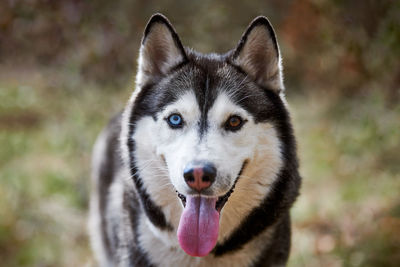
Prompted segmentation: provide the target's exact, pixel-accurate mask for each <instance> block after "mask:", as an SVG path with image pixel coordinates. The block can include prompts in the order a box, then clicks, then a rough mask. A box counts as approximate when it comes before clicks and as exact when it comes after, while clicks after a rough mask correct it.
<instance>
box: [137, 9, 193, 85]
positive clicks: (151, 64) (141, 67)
mask: <svg viewBox="0 0 400 267" xmlns="http://www.w3.org/2000/svg"><path fill="white" fill-rule="evenodd" d="M186 60H187V57H186V53H185V50H184V48H183V46H182V44H181V41H180V40H179V37H178V35H177V33H176V32H175V30H174V28H173V27H172V25H171V23H170V22H169V21H168V19H167V18H166V17H165V16H164V15H162V14H154V15H153V16H152V17H151V18H150V20H149V22H148V23H147V26H146V29H145V31H144V35H143V39H142V44H141V47H140V53H139V64H138V74H137V77H136V84H137V85H138V86H143V85H144V84H146V83H147V82H149V81H152V80H156V79H159V78H160V77H162V76H163V75H165V74H167V72H168V71H169V70H171V69H172V68H173V67H176V66H177V65H179V64H182V63H184V62H185V61H186Z"/></svg>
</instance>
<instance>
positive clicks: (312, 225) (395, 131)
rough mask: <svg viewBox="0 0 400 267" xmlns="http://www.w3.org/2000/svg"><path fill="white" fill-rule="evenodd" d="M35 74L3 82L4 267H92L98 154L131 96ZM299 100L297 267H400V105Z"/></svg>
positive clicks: (318, 97)
mask: <svg viewBox="0 0 400 267" xmlns="http://www.w3.org/2000/svg"><path fill="white" fill-rule="evenodd" d="M26 73H28V74H26V75H25V76H23V77H22V78H21V76H20V75H19V72H12V71H4V70H3V71H2V76H1V82H0V94H1V100H2V101H1V103H0V129H1V131H0V146H1V150H0V168H1V172H0V175H1V179H0V258H1V259H2V260H1V263H0V265H1V266H82V264H83V263H90V262H91V253H90V250H89V248H88V238H87V235H86V213H87V203H88V195H89V188H88V182H89V168H90V151H91V146H92V144H93V142H94V139H95V137H96V135H97V134H98V132H99V131H100V130H101V128H102V127H103V126H104V125H105V123H106V122H107V120H108V118H109V117H110V116H111V115H112V114H113V113H115V112H117V111H119V110H120V109H121V108H122V106H123V105H124V104H125V101H126V100H127V98H128V96H129V89H126V90H112V89H111V88H107V87H104V88H101V87H99V85H94V84H90V83H87V82H84V81H80V80H79V78H78V77H76V76H74V75H73V74H71V73H69V74H68V72H66V73H63V75H57V73H54V72H53V71H52V70H43V69H42V70H40V71H38V70H36V69H31V70H29V71H27V72H26ZM48 77H52V78H50V79H49V78H48ZM54 79H55V80H57V85H58V86H57V87H54V86H53V85H54V83H53V80H54ZM71 81H73V82H71ZM288 95H289V103H290V104H291V109H292V112H293V114H294V122H295V129H296V133H297V137H298V142H299V155H300V157H301V172H302V175H303V177H304V183H303V187H302V194H301V196H300V198H299V200H298V202H297V203H296V205H295V208H294V210H293V215H294V216H293V222H294V230H293V244H292V254H291V258H290V264H289V266H397V265H398V263H399V262H400V258H399V257H400V198H399V192H400V179H399V178H400V177H399V176H400V175H399V164H398V160H399V151H400V144H399V121H400V105H399V104H397V105H395V106H391V107H390V108H389V107H387V106H386V104H385V101H384V98H383V96H382V94H380V93H379V91H378V90H372V91H370V93H367V94H365V95H363V96H360V97H357V98H350V99H343V98H340V97H338V96H336V95H335V94H330V95H323V94H321V93H320V94H318V93H312V94H309V95H302V96H300V95H296V94H291V93H290V88H289V89H288Z"/></svg>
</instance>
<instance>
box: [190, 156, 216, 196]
mask: <svg viewBox="0 0 400 267" xmlns="http://www.w3.org/2000/svg"><path fill="white" fill-rule="evenodd" d="M216 176H217V169H216V168H215V166H214V164H212V163H210V162H204V161H195V162H191V163H189V164H188V165H187V166H186V168H185V170H184V171H183V177H184V178H185V181H186V183H187V184H188V186H189V187H190V188H192V189H194V190H196V191H198V192H201V191H202V190H204V189H207V188H209V187H210V186H211V185H212V183H214V181H215V177H216Z"/></svg>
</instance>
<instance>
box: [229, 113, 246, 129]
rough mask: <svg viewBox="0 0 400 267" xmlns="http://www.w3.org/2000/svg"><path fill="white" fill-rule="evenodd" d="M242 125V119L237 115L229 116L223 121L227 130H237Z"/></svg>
mask: <svg viewBox="0 0 400 267" xmlns="http://www.w3.org/2000/svg"><path fill="white" fill-rule="evenodd" d="M242 125H243V119H242V118H241V117H239V116H237V115H233V116H230V117H229V118H228V120H227V121H226V122H225V129H226V130H229V131H237V130H239V129H240V128H241V127H242Z"/></svg>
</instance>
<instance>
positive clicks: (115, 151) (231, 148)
mask: <svg viewBox="0 0 400 267" xmlns="http://www.w3.org/2000/svg"><path fill="white" fill-rule="evenodd" d="M283 90H284V86H283V80H282V67H281V58H280V52H279V47H278V44H277V41H276V37H275V33H274V31H273V28H272V26H271V25H270V23H269V21H268V20H267V18H265V17H257V18H256V19H255V20H254V21H253V22H251V24H250V26H249V27H248V29H247V30H246V31H245V33H244V34H243V36H242V38H241V40H240V41H239V43H238V45H237V47H236V48H235V49H233V50H232V51H230V52H228V53H226V54H222V55H220V54H206V55H204V54H200V53H198V52H195V51H193V50H191V49H188V48H185V47H184V46H182V44H181V42H180V40H179V37H178V35H177V33H176V32H175V30H174V28H173V27H172V26H171V24H170V22H169V21H168V20H167V18H165V17H164V16H163V15H160V14H156V15H154V16H153V17H151V19H150V21H149V22H148V24H147V26H146V29H145V31H144V36H143V39H142V43H141V48H140V53H139V60H138V72H137V76H136V88H135V90H134V92H133V94H132V96H131V98H130V100H129V102H128V104H127V106H126V108H125V109H124V111H123V113H121V114H120V115H117V116H116V117H114V119H112V120H111V122H110V124H109V125H108V127H106V129H105V130H104V131H103V132H102V134H101V135H100V137H99V138H98V140H97V142H96V144H95V148H94V153H93V193H92V197H91V205H90V232H91V241H92V242H91V243H92V247H93V250H94V251H95V254H96V257H97V260H98V262H99V264H100V266H284V265H285V264H286V262H287V259H288V255H289V250H290V233H291V231H290V229H291V227H290V216H289V209H290V207H291V206H292V204H293V202H294V201H295V199H296V197H297V195H298V192H299V187H300V182H301V178H300V176H299V173H298V161H297V156H296V148H295V139H294V136H293V131H292V126H291V123H290V117H289V114H288V110H287V105H286V102H285V98H284V94H283Z"/></svg>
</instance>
